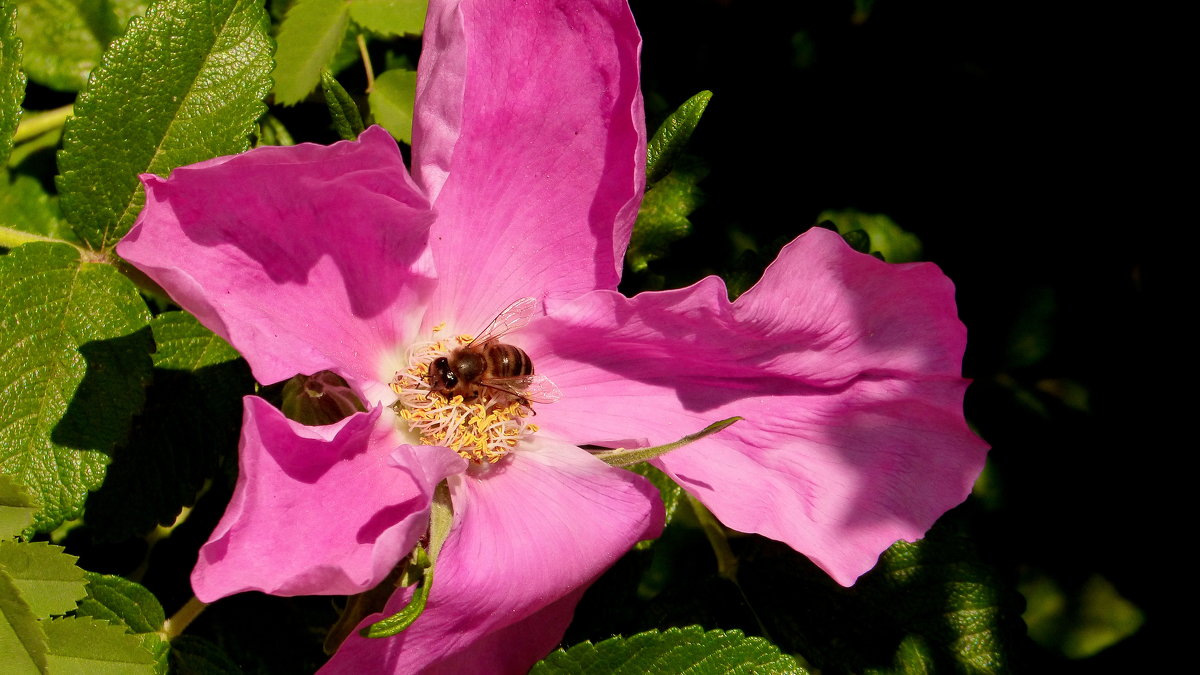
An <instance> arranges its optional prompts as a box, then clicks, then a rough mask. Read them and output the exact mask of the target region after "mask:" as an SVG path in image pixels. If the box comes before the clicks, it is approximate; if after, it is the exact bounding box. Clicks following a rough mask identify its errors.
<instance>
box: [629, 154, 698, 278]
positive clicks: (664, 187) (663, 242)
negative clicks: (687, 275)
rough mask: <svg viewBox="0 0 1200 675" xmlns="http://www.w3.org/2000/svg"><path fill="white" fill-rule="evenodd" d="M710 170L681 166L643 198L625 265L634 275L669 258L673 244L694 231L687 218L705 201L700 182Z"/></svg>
mask: <svg viewBox="0 0 1200 675" xmlns="http://www.w3.org/2000/svg"><path fill="white" fill-rule="evenodd" d="M707 173H708V171H707V170H706V169H704V168H703V167H701V166H699V165H698V164H687V165H685V164H680V165H679V166H677V167H676V168H675V170H674V171H672V172H671V173H669V174H667V176H666V177H665V178H663V179H662V180H660V181H658V183H656V184H655V185H654V187H653V188H651V189H650V191H649V192H647V193H646V196H645V198H644V199H642V205H641V206H640V207H639V208H638V217H637V222H635V223H634V225H633V236H632V237H631V238H630V240H629V250H628V251H627V252H626V253H625V262H626V263H628V264H629V267H630V269H632V270H633V271H634V272H641V271H642V270H644V269H646V266H647V265H649V264H650V261H652V260H657V259H658V258H661V257H662V256H664V255H666V252H667V248H668V246H669V245H670V244H671V242H673V241H676V240H679V239H682V238H684V237H686V236H687V235H688V234H690V233H691V231H692V223H691V221H690V220H688V215H689V214H691V212H692V211H695V210H696V208H697V207H699V206H700V204H701V203H702V201H703V197H702V194H701V192H700V188H699V187H698V186H697V185H696V184H697V183H699V182H700V181H701V180H702V179H703V178H704V176H705V175H707Z"/></svg>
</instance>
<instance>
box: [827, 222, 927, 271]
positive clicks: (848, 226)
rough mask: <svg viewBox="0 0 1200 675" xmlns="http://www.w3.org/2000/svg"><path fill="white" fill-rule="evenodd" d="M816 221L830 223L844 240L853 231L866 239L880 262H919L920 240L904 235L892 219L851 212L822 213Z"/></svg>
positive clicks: (914, 236) (909, 234) (913, 235)
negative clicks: (864, 234) (879, 255)
mask: <svg viewBox="0 0 1200 675" xmlns="http://www.w3.org/2000/svg"><path fill="white" fill-rule="evenodd" d="M817 220H818V221H825V220H828V221H832V222H833V224H834V225H835V226H837V231H838V232H839V233H841V235H842V236H843V237H847V236H857V235H851V233H852V232H854V231H855V230H862V231H863V232H865V233H866V234H867V235H869V241H870V247H871V250H872V251H879V252H880V253H882V254H883V259H884V260H886V261H888V262H893V263H903V262H915V261H918V260H920V259H921V240H920V239H918V238H917V235H915V234H912V233H911V232H905V231H904V230H903V229H901V227H900V226H899V225H897V224H896V223H895V221H893V220H892V219H891V218H888V217H887V216H885V215H882V214H878V213H862V212H861V211H855V210H854V209H846V210H844V211H824V212H822V213H821V215H819V216H817Z"/></svg>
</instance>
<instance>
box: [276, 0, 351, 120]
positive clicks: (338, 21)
mask: <svg viewBox="0 0 1200 675" xmlns="http://www.w3.org/2000/svg"><path fill="white" fill-rule="evenodd" d="M349 22H350V14H349V10H348V5H347V3H346V2H345V0H297V1H296V3H295V4H293V5H292V7H291V9H289V10H288V13H287V17H286V18H284V20H283V24H282V25H281V26H280V27H279V37H278V38H277V40H278V42H279V49H278V51H276V52H275V71H274V72H273V73H271V76H272V77H273V78H274V79H275V101H276V102H277V103H282V104H283V105H292V104H293V103H298V102H300V101H301V100H303V99H304V97H305V96H308V93H309V92H311V91H312V90H313V89H315V88H316V86H317V83H318V82H319V81H320V80H321V70H322V69H324V68H326V67H327V66H328V65H329V62H330V61H331V60H332V59H333V55H334V53H335V52H336V51H337V50H338V47H339V46H340V45H341V44H342V37H343V36H344V35H345V34H346V26H347V24H349Z"/></svg>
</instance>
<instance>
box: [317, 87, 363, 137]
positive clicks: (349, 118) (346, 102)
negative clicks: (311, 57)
mask: <svg viewBox="0 0 1200 675" xmlns="http://www.w3.org/2000/svg"><path fill="white" fill-rule="evenodd" d="M321 92H322V93H323V94H324V95H325V105H327V106H329V116H330V117H331V118H333V129H334V131H336V132H337V133H338V136H341V137H342V138H343V139H344V140H347V141H352V140H354V139H356V138H358V135H359V134H361V133H362V132H363V129H365V128H366V127H364V126H363V120H362V114H361V113H359V111H358V105H357V104H355V103H354V99H353V98H351V97H350V94H348V93H347V92H346V89H345V88H344V87H342V83H341V82H338V81H337V78H336V77H334V76H333V73H331V72H329V71H328V70H322V71H321Z"/></svg>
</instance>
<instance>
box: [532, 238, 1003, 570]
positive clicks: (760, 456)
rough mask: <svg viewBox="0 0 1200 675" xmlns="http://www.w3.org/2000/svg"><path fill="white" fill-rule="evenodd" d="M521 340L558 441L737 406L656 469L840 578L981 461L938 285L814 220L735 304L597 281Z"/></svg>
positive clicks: (954, 334) (958, 489)
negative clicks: (715, 428)
mask: <svg viewBox="0 0 1200 675" xmlns="http://www.w3.org/2000/svg"><path fill="white" fill-rule="evenodd" d="M522 337H523V346H524V347H525V349H526V350H527V351H529V353H530V354H531V355H535V356H534V359H535V362H536V364H537V367H538V371H539V372H541V373H544V374H546V375H548V376H549V377H550V378H551V379H552V380H554V382H555V383H557V384H558V386H559V387H560V388H561V389H562V392H563V398H562V399H561V400H560V401H558V402H556V403H553V404H549V405H542V406H539V407H538V418H537V421H538V424H539V425H541V426H542V427H543V429H544V430H545V433H552V434H555V435H557V436H559V437H561V438H563V439H565V440H568V441H570V442H572V443H579V444H584V443H596V444H601V445H610V446H624V447H636V446H644V445H657V444H661V443H666V442H669V441H672V440H675V439H677V438H679V437H680V436H682V435H684V434H687V433H691V432H694V431H698V430H699V429H701V428H703V427H704V426H706V425H707V424H709V423H711V422H713V421H716V420H718V419H724V418H727V417H732V416H735V415H736V416H742V417H744V418H745V419H744V420H743V421H741V422H738V423H737V424H735V425H734V426H733V427H731V428H729V429H727V430H725V431H722V432H721V433H719V434H717V435H716V436H713V437H710V438H708V439H706V440H703V441H700V442H698V443H695V444H693V445H690V446H687V447H685V448H682V449H680V450H677V451H675V452H672V453H671V454H669V455H666V456H664V457H662V458H661V459H660V460H659V461H658V464H659V465H660V466H661V467H662V468H664V469H665V470H666V471H667V472H668V473H669V474H671V475H672V476H673V477H674V478H675V479H676V480H677V481H678V482H680V484H682V485H683V486H684V487H685V488H687V489H688V490H689V492H691V493H692V494H694V495H696V496H697V497H698V498H699V499H700V500H701V501H703V502H704V503H705V504H706V505H707V506H708V507H709V508H710V509H712V510H713V512H714V513H715V514H716V515H717V517H719V518H720V519H721V520H722V522H724V523H725V524H727V525H729V526H730V527H733V528H736V529H739V530H742V531H747V532H758V533H761V534H764V535H766V536H769V537H772V538H774V539H778V540H781V541H784V542H787V543H788V544H790V545H791V546H792V547H794V548H795V549H797V550H798V551H801V552H802V553H805V554H806V555H808V556H809V557H810V558H812V559H813V560H814V561H815V562H816V563H817V564H818V565H820V566H821V567H822V568H824V569H825V570H826V571H827V572H829V573H830V575H831V576H833V577H834V578H835V579H836V580H838V581H839V582H840V583H843V584H850V583H852V582H853V581H854V579H855V578H857V577H858V576H859V575H861V574H862V573H863V572H865V571H866V570H868V569H870V568H871V567H872V566H873V565H874V563H875V561H876V559H877V558H878V555H879V553H880V552H882V551H883V550H884V549H885V548H886V547H887V546H889V545H890V544H891V543H892V542H894V541H896V540H898V539H908V540H912V539H916V538H919V537H920V536H922V535H923V534H924V532H925V531H926V530H927V529H928V528H929V527H930V526H931V525H932V524H933V521H934V520H936V519H937V518H938V516H940V515H941V514H942V513H944V512H945V511H946V510H947V509H949V508H951V507H952V506H954V505H956V504H958V503H959V502H961V501H962V500H963V499H965V498H966V495H967V494H968V492H969V491H970V488H971V485H972V483H973V482H974V480H975V478H976V477H977V476H978V474H979V471H980V470H981V469H982V466H983V461H984V453H985V450H986V448H987V446H986V445H985V444H984V443H983V442H982V441H980V440H979V439H978V438H977V437H976V436H975V435H974V434H972V433H971V431H970V430H969V429H968V428H967V425H966V422H965V421H964V418H963V414H962V395H963V391H964V390H965V388H966V385H967V382H966V380H963V379H962V378H961V377H960V376H959V368H960V363H961V359H962V351H963V346H964V343H965V331H964V330H963V328H962V324H961V323H960V322H959V321H958V320H957V318H956V317H955V308H954V297H953V287H952V286H951V284H950V283H949V281H947V280H946V279H945V277H944V276H942V274H941V273H940V272H939V271H938V270H937V268H936V267H934V266H932V265H927V264H920V265H887V264H885V263H882V262H880V261H878V260H875V259H873V258H870V257H869V256H863V255H860V254H857V253H854V252H853V251H851V250H850V249H849V248H848V247H846V246H845V245H844V243H842V242H841V241H840V238H839V237H837V235H836V234H833V233H830V232H825V231H823V230H817V231H813V232H811V233H809V234H806V235H804V236H802V237H800V238H799V239H797V240H796V241H795V242H793V243H792V244H790V245H789V246H788V247H786V248H785V249H784V250H783V251H782V252H781V253H780V259H779V260H778V261H776V263H774V264H773V265H772V266H771V268H770V269H768V270H767V272H766V273H765V274H764V277H763V280H762V281H761V282H760V283H759V284H758V285H757V286H756V287H755V288H754V289H752V290H751V291H749V292H747V293H746V294H745V295H743V296H742V299H739V300H738V302H736V303H730V302H729V301H728V298H727V296H726V293H725V288H724V285H723V284H722V283H721V282H720V281H719V280H718V279H715V278H710V279H706V280H704V281H702V282H700V283H698V284H696V285H695V286H693V287H691V288H687V289H682V290H678V291H669V292H663V293H647V294H642V295H639V296H637V297H636V298H633V299H626V298H623V297H621V296H619V295H617V294H616V293H610V292H603V291H600V292H596V293H592V294H589V295H587V296H584V297H582V298H580V299H579V300H577V301H576V302H574V303H570V304H568V305H566V306H563V307H561V308H560V309H559V311H556V312H554V313H553V314H552V315H551V316H550V317H549V318H547V319H544V320H542V321H539V322H537V323H536V324H534V325H532V326H530V328H529V329H528V331H527V332H526V334H524V335H523V336H522Z"/></svg>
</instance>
